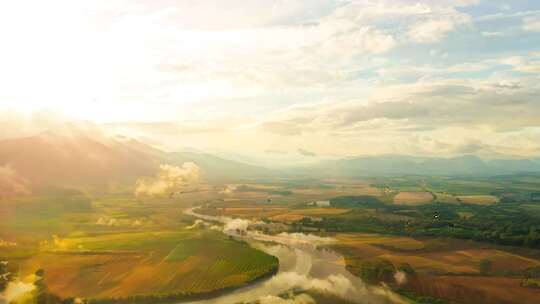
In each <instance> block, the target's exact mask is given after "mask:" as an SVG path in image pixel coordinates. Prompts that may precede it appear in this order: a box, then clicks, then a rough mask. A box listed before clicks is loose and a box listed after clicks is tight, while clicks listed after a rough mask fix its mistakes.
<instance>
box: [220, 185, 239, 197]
mask: <svg viewBox="0 0 540 304" xmlns="http://www.w3.org/2000/svg"><path fill="white" fill-rule="evenodd" d="M237 188H238V187H237V186H235V185H226V186H225V187H224V188H223V189H222V190H221V191H219V194H224V195H232V194H234V192H235V191H236V189H237Z"/></svg>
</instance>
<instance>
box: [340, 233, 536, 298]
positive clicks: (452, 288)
mask: <svg viewBox="0 0 540 304" xmlns="http://www.w3.org/2000/svg"><path fill="white" fill-rule="evenodd" d="M335 238H337V239H338V241H339V242H338V244H336V245H333V247H334V248H336V249H337V250H338V251H340V252H341V253H342V254H344V256H345V262H346V263H347V265H348V269H350V271H351V272H353V273H355V274H359V273H360V272H361V271H362V270H361V269H362V268H361V267H362V266H361V265H362V263H363V262H364V261H369V260H373V259H381V260H385V261H389V262H390V263H392V264H393V265H394V266H398V265H403V264H405V263H406V264H408V265H410V266H411V267H412V268H413V269H414V270H415V273H416V274H415V275H414V276H413V277H409V283H408V285H407V287H406V288H408V289H409V290H411V291H413V292H414V293H415V294H417V295H422V296H430V297H434V298H442V299H446V300H450V301H456V302H458V303H534V301H533V299H538V298H539V297H540V290H538V289H531V288H524V287H522V286H520V284H521V279H520V278H516V277H508V276H507V274H508V273H522V272H523V271H526V270H527V269H532V268H535V267H538V266H540V259H538V256H540V253H539V252H537V251H535V253H534V257H530V256H525V255H520V254H517V253H513V252H509V251H508V250H507V249H508V248H505V247H498V246H486V245H485V244H483V243H477V242H472V241H467V242H463V241H457V240H456V241H452V240H448V239H436V238H422V239H413V238H408V237H399V236H395V237H391V236H385V235H377V234H365V233H347V234H337V235H336V236H335ZM483 260H489V261H490V264H491V267H490V269H489V274H490V276H481V272H480V268H479V265H480V263H481V261H483ZM511 294H512V295H513V296H510V295H511ZM516 295H519V297H516ZM486 297H488V298H487V299H489V300H486ZM518 298H519V299H520V300H517V299H518ZM520 301H524V302H520ZM531 301H532V302H531Z"/></svg>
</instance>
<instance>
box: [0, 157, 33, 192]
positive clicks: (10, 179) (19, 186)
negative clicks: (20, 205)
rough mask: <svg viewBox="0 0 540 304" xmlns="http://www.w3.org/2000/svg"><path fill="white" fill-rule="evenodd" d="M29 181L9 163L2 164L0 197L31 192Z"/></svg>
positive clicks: (0, 167) (0, 170) (0, 168)
mask: <svg viewBox="0 0 540 304" xmlns="http://www.w3.org/2000/svg"><path fill="white" fill-rule="evenodd" d="M30 192H31V191H30V189H29V184H28V181H27V180H26V179H25V178H24V177H22V176H20V175H19V174H18V173H17V172H16V171H15V170H14V169H13V168H11V167H10V166H9V165H7V166H3V167H2V166H0V199H2V198H7V197H13V196H19V195H28V194H30Z"/></svg>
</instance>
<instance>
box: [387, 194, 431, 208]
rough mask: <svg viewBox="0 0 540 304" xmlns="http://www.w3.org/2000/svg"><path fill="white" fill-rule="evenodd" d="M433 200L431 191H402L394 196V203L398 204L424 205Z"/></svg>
mask: <svg viewBox="0 0 540 304" xmlns="http://www.w3.org/2000/svg"><path fill="white" fill-rule="evenodd" d="M432 201H433V195H431V193H429V192H400V193H398V194H397V195H396V196H394V203H395V204H398V205H413V206H415V205H423V204H429V203H431V202H432Z"/></svg>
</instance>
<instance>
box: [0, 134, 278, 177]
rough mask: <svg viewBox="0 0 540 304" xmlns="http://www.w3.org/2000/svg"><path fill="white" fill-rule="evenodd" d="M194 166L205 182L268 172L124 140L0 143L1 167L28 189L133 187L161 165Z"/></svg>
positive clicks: (43, 137)
mask: <svg viewBox="0 0 540 304" xmlns="http://www.w3.org/2000/svg"><path fill="white" fill-rule="evenodd" d="M184 162H194V163H196V164H197V165H198V166H199V167H201V169H202V170H203V172H204V175H205V177H208V178H209V179H212V180H216V179H219V178H251V177H256V176H261V175H265V174H268V172H269V171H268V170H267V169H264V168H261V167H256V166H252V165H247V164H243V163H240V162H236V161H229V160H226V159H222V158H219V157H216V156H213V155H210V154H206V153H196V152H177V153H169V152H165V151H161V150H159V149H156V148H153V147H151V146H149V145H146V144H144V143H142V142H139V141H136V140H132V139H128V138H108V137H103V136H95V135H94V134H85V133H84V132H74V133H71V134H57V133H53V132H45V133H41V134H39V135H35V136H30V137H24V138H15V139H6V140H0V167H4V168H9V169H10V170H11V171H14V172H16V173H17V175H18V177H21V178H24V179H25V180H27V181H28V183H29V184H30V185H31V186H49V185H62V186H94V185H107V184H108V183H110V182H119V183H132V182H134V181H135V180H136V179H137V178H139V177H141V176H152V175H154V174H155V173H156V172H157V170H158V168H159V165H160V164H170V165H182V164H183V163H184Z"/></svg>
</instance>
